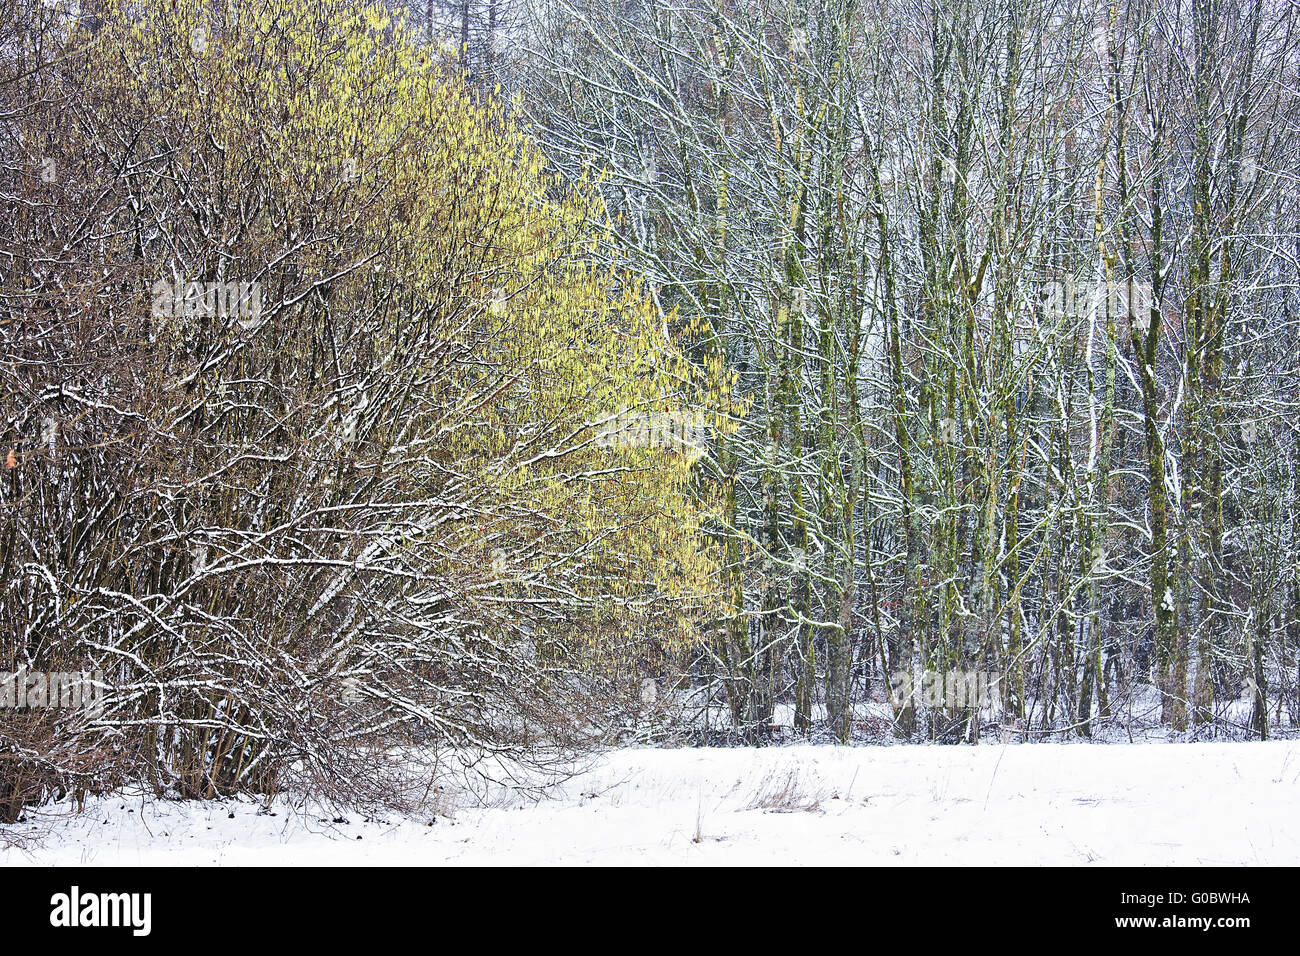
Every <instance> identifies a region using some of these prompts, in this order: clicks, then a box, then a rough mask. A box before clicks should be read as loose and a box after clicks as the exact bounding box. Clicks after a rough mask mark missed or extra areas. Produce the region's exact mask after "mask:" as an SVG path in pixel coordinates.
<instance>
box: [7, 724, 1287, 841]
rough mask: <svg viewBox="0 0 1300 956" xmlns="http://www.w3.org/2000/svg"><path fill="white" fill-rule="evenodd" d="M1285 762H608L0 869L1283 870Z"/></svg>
mask: <svg viewBox="0 0 1300 956" xmlns="http://www.w3.org/2000/svg"><path fill="white" fill-rule="evenodd" d="M1298 749H1300V744H1297V742H1296V741H1278V742H1269V743H1223V744H1217V743H1205V744H1174V743H1141V744H1132V745H1127V744H1125V745H1096V744H1093V745H1088V744H1033V745H1024V744H1013V745H1006V746H1004V745H998V744H993V745H987V744H984V745H980V746H977V747H965V746H949V747H944V746H893V747H854V748H844V747H833V746H811V745H808V746H804V745H800V746H790V747H769V748H761V749H743V748H737V749H707V748H701V749H680V750H659V749H625V750H616V751H610V752H608V753H606V754H603V755H602V756H600V757H599V758H598V760H597V761H596V763H595V765H594V767H593V768H592V769H590V770H589V771H588V772H586V773H584V774H582V775H580V776H578V777H575V778H573V779H570V780H569V781H568V782H567V783H565V784H563V785H561V786H560V787H559V788H558V789H557V790H556V791H555V792H554V793H553V794H552V795H551V796H550V797H548V798H546V799H542V800H540V801H539V800H537V799H535V798H533V797H529V796H525V795H523V794H521V793H519V792H516V791H505V790H496V791H493V792H489V793H488V794H486V796H485V797H484V799H483V800H481V801H479V805H477V806H471V805H462V806H460V807H458V808H455V809H446V810H441V811H440V812H439V813H438V815H437V816H436V818H435V819H434V820H433V822H430V817H429V816H425V817H422V818H415V817H410V818H392V817H390V818H387V819H384V820H375V819H369V820H367V819H365V818H363V817H362V816H359V815H356V814H351V813H347V814H344V815H343V816H341V817H340V816H338V815H337V814H335V813H310V812H306V811H302V810H294V809H292V808H290V806H289V805H288V803H287V802H285V801H279V802H277V803H276V804H275V805H273V806H272V807H271V808H270V810H269V811H268V810H266V809H264V808H262V807H261V806H260V805H258V804H256V803H253V802H250V801H225V802H216V801H212V802H188V803H164V802H157V801H141V800H140V799H139V798H138V797H137V798H135V799H123V798H117V799H112V800H108V799H103V800H99V801H98V802H96V803H92V804H90V805H88V807H87V809H86V811H85V812H84V813H82V814H79V815H77V814H72V813H70V812H69V810H68V809H67V808H66V807H61V806H56V807H52V808H49V809H48V810H47V811H46V812H45V813H44V814H42V815H41V817H40V819H39V820H35V821H31V822H28V823H26V824H22V825H14V826H10V827H7V828H0V845H3V844H4V843H5V842H6V840H5V838H6V837H8V838H10V839H22V838H26V843H27V845H26V846H10V847H8V848H6V849H2V850H0V866H11V865H19V864H57V865H87V864H89V865H102V864H107V865H134V864H148V865H206V864H213V863H216V864H228V865H229V864H237V865H260V864H300V865H349V864H357V865H428V864H525V865H527V864H573V865H580V864H591V863H594V864H614V865H618V864H669V865H678V864H704V865H709V864H727V865H747V864H764V865H773V864H807V863H812V864H904V865H907V864H940V865H943V864H949V865H953V864H956V865H964V864H983V865H990V864H993V865H996V864H1030V865H1032V864H1094V865H1103V866H1108V865H1125V866H1129V865H1149V864H1156V865H1159V864H1167V865H1202V864H1211V865H1225V864H1228V865H1230V864H1252V865H1256V864H1260V865H1270V864H1271V865H1276V864H1296V863H1300V818H1298V817H1297V814H1296V813H1295V807H1296V805H1297V802H1298V800H1297V798H1298V797H1300V752H1298ZM461 802H462V804H465V803H466V800H465V798H464V797H462V799H461ZM232 814H233V816H232ZM336 818H337V819H339V820H344V821H346V822H341V823H336V822H333V821H334V820H335V819H336ZM38 830H43V831H44V835H43V836H42V837H41V838H40V841H39V843H37V842H35V841H33V839H32V838H33V837H34V836H35V835H36V833H37V831H38Z"/></svg>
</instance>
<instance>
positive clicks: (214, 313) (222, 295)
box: [150, 279, 262, 328]
mask: <svg viewBox="0 0 1300 956" xmlns="http://www.w3.org/2000/svg"><path fill="white" fill-rule="evenodd" d="M152 293H153V304H152V307H151V309H150V311H151V313H152V314H153V317H154V318H155V319H162V318H179V317H189V318H194V317H198V316H202V317H208V318H216V317H220V318H231V319H236V320H238V322H239V324H240V325H242V326H244V328H253V327H255V326H256V325H257V324H258V321H259V319H260V318H261V315H262V284H261V283H260V282H174V283H173V282H168V281H167V280H166V279H159V280H158V281H157V282H155V283H154V284H153V289H152Z"/></svg>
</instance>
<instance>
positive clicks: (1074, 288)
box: [1043, 277, 1152, 327]
mask: <svg viewBox="0 0 1300 956" xmlns="http://www.w3.org/2000/svg"><path fill="white" fill-rule="evenodd" d="M1151 306H1152V296H1151V284H1150V283H1149V282H1143V281H1141V280H1139V279H1120V280H1115V279H1106V280H1099V281H1091V280H1088V279H1075V278H1073V277H1069V278H1066V279H1065V280H1063V281H1060V282H1050V283H1048V285H1047V297H1046V299H1045V300H1044V303H1043V308H1044V310H1045V311H1046V312H1047V314H1048V315H1049V316H1051V317H1053V318H1072V319H1085V318H1093V317H1096V316H1100V315H1110V316H1112V317H1114V318H1127V319H1129V320H1130V321H1131V322H1133V324H1134V325H1135V326H1138V327H1143V326H1145V324H1146V323H1147V322H1148V321H1149V319H1150V315H1151Z"/></svg>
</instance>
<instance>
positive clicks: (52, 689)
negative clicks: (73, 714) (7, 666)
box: [0, 668, 104, 712]
mask: <svg viewBox="0 0 1300 956" xmlns="http://www.w3.org/2000/svg"><path fill="white" fill-rule="evenodd" d="M103 704H104V674H103V672H102V671H29V670H27V669H26V668H21V669H19V670H17V671H0V710H40V709H46V708H59V709H63V710H86V711H92V712H98V711H99V710H100V709H101V708H102V707H103Z"/></svg>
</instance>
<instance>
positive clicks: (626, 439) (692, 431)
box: [596, 412, 708, 455]
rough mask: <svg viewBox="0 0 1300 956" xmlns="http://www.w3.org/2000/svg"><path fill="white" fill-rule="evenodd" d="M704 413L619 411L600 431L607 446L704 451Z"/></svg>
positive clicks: (601, 441) (599, 440)
mask: <svg viewBox="0 0 1300 956" xmlns="http://www.w3.org/2000/svg"><path fill="white" fill-rule="evenodd" d="M707 438H708V426H706V425H705V424H704V413H703V412H619V413H618V414H617V415H615V416H614V417H613V418H612V419H611V420H610V421H609V422H607V423H605V424H603V425H602V426H601V428H600V430H599V431H598V432H597V433H596V444H597V445H599V446H601V447H603V448H613V447H623V448H669V449H676V450H681V451H686V452H689V453H694V454H697V455H698V454H703V452H704V443H705V441H706V440H707Z"/></svg>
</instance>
